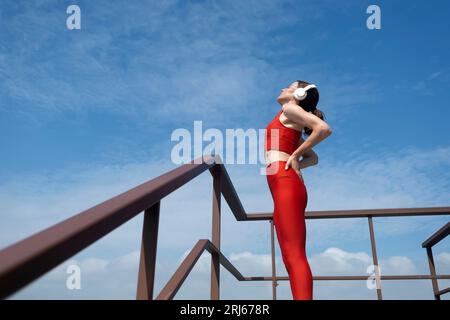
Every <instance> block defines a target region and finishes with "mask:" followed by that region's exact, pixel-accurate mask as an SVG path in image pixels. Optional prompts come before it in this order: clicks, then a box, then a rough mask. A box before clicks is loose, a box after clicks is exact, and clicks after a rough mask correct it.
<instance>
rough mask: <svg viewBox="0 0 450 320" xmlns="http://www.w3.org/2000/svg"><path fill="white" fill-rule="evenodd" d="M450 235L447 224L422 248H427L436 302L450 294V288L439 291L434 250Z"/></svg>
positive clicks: (449, 224)
mask: <svg viewBox="0 0 450 320" xmlns="http://www.w3.org/2000/svg"><path fill="white" fill-rule="evenodd" d="M449 234H450V222H447V223H446V224H445V225H444V226H443V227H442V228H440V229H439V230H438V231H436V232H435V233H433V234H432V235H431V236H430V237H429V238H428V239H427V240H425V241H424V242H423V243H422V248H425V249H426V250H427V257H428V266H429V267H430V274H431V276H432V277H433V278H432V279H431V284H432V286H433V294H434V299H435V300H441V295H444V294H446V293H449V292H450V287H448V288H445V289H443V290H439V285H438V282H437V278H435V277H434V276H435V275H436V267H435V265H434V259H433V249H432V248H433V246H435V245H436V244H438V243H439V242H440V241H442V240H443V239H445V237H447V236H448V235H449Z"/></svg>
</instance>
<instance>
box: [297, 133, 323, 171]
mask: <svg viewBox="0 0 450 320" xmlns="http://www.w3.org/2000/svg"><path fill="white" fill-rule="evenodd" d="M303 142H305V141H304V140H303V138H302V136H301V135H300V139H299V143H298V146H300V145H301V144H302V143H303ZM318 163H319V156H318V155H317V153H315V152H314V150H313V149H308V150H307V151H305V152H304V153H303V156H302V157H301V159H299V161H298V166H299V169H305V168H307V167H312V166H315V165H316V164H318Z"/></svg>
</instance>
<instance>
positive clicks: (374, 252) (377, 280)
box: [367, 216, 383, 300]
mask: <svg viewBox="0 0 450 320" xmlns="http://www.w3.org/2000/svg"><path fill="white" fill-rule="evenodd" d="M367 218H368V220H369V231H370V243H371V245H372V259H373V265H374V269H375V283H376V286H377V296H378V300H382V299H383V297H382V295H381V280H380V272H379V266H378V257H377V248H376V246H375V235H374V232H373V222H372V217H371V216H368V217H367Z"/></svg>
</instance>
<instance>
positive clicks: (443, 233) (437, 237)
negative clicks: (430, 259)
mask: <svg viewBox="0 0 450 320" xmlns="http://www.w3.org/2000/svg"><path fill="white" fill-rule="evenodd" d="M449 234H450V222H447V223H446V224H445V226H443V227H442V228H440V229H439V230H438V231H436V232H435V233H433V235H431V236H430V237H429V238H428V239H427V240H425V241H424V242H423V243H422V248H426V247H430V248H431V247H432V246H434V245H435V244H436V243H438V242H439V241H441V240H442V239H444V238H445V237H447V236H448V235H449Z"/></svg>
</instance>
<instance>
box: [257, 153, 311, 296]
mask: <svg viewBox="0 0 450 320" xmlns="http://www.w3.org/2000/svg"><path fill="white" fill-rule="evenodd" d="M285 164H286V161H275V162H272V163H270V164H269V165H267V168H266V173H267V175H266V177H267V182H268V184H269V189H270V192H271V194H272V198H273V202H274V212H273V222H274V224H275V229H276V234H277V238H278V243H279V244H280V249H281V254H282V257H283V262H284V265H285V267H286V270H287V272H288V274H289V282H290V285H291V291H292V296H293V298H294V300H312V295H313V282H312V274H311V269H310V267H309V263H308V260H307V258H306V251H305V242H306V224H305V208H306V204H307V203H308V194H307V191H306V187H305V184H304V183H303V180H302V178H300V177H299V175H298V174H297V173H296V172H295V171H294V169H293V168H292V167H290V168H289V169H288V170H285V169H284V166H285Z"/></svg>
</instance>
